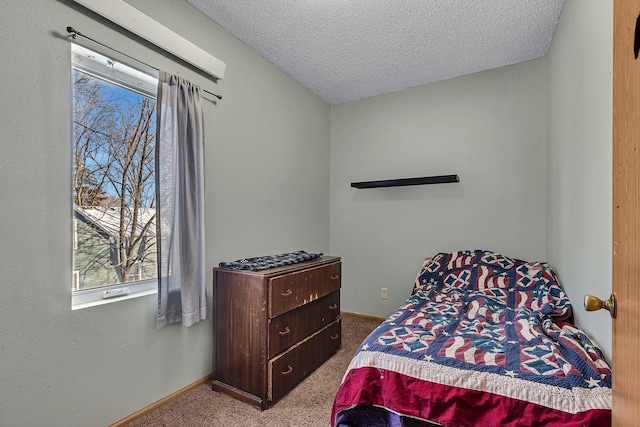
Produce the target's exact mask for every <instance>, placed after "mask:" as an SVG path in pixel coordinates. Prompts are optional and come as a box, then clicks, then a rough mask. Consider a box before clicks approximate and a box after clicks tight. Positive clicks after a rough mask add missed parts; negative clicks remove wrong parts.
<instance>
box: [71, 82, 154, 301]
mask: <svg viewBox="0 0 640 427" xmlns="http://www.w3.org/2000/svg"><path fill="white" fill-rule="evenodd" d="M73 77H74V99H73V100H74V109H73V123H74V130H73V162H74V164H73V204H74V215H75V216H76V218H78V219H79V220H80V221H79V224H81V225H80V226H79V227H78V233H79V234H80V233H82V236H78V249H76V250H75V251H74V264H75V266H74V270H76V271H79V277H80V286H79V288H80V289H87V288H93V287H100V286H109V285H113V284H118V283H126V282H130V281H134V280H141V279H148V278H155V277H156V276H157V272H156V248H155V232H156V230H155V183H154V179H155V177H154V173H155V171H154V169H155V158H154V155H155V133H156V130H155V108H156V105H155V104H156V103H155V100H154V99H151V98H149V97H147V96H144V95H140V94H139V93H136V92H133V91H130V90H127V89H124V88H122V87H119V86H116V85H115V84H112V83H110V82H107V81H104V80H101V79H98V78H94V77H92V76H90V75H88V74H85V73H83V72H81V71H77V70H75V71H74V75H73Z"/></svg>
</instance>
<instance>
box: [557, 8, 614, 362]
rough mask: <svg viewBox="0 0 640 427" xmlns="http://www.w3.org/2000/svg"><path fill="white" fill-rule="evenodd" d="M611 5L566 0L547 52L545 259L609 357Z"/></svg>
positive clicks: (581, 322) (581, 320)
mask: <svg viewBox="0 0 640 427" xmlns="http://www.w3.org/2000/svg"><path fill="white" fill-rule="evenodd" d="M612 7H613V6H612V2H610V1H600V0H567V1H566V2H565V5H564V10H563V12H562V16H561V17H560V23H559V25H558V27H557V29H556V35H555V38H554V41H553V45H552V48H551V52H550V54H549V57H548V58H549V108H548V111H549V113H548V114H549V119H548V121H549V131H548V134H549V148H548V154H549V161H548V168H549V180H548V190H547V192H548V204H549V211H548V222H549V227H548V239H547V247H548V255H549V260H550V261H551V262H552V264H553V265H554V267H555V268H556V270H557V271H558V273H559V275H560V279H561V280H562V283H563V285H564V288H565V290H566V291H567V294H568V295H569V297H570V298H571V301H572V302H573V304H574V308H575V315H576V316H575V317H576V322H577V323H578V324H579V325H580V326H581V327H583V328H584V329H585V330H586V331H587V332H588V333H589V334H590V335H591V336H592V337H594V338H596V340H597V342H598V344H600V346H601V347H602V348H603V350H604V351H605V353H606V354H607V355H608V356H611V318H610V316H609V313H608V312H606V311H604V310H601V311H599V312H596V313H589V314H587V313H586V312H585V311H584V308H583V307H582V297H583V295H584V294H585V293H592V294H594V295H596V296H598V297H600V298H604V299H606V298H608V297H609V294H610V293H611V256H612V254H611V243H612V241H611V238H612V237H611V210H612V207H611V177H612V172H611V132H612V127H611V126H612V125H611V121H612V104H611V99H612V82H611V73H612V57H613V51H612V45H613V44H612V37H613V22H612V21H613V9H612Z"/></svg>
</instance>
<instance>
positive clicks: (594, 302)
mask: <svg viewBox="0 0 640 427" xmlns="http://www.w3.org/2000/svg"><path fill="white" fill-rule="evenodd" d="M602 308H604V309H605V310H609V313H611V317H612V318H615V317H616V297H615V295H614V294H611V296H610V297H609V299H608V300H605V301H602V300H601V299H600V298H597V297H594V296H593V295H589V294H587V295H585V296H584V309H585V310H587V311H595V310H600V309H602Z"/></svg>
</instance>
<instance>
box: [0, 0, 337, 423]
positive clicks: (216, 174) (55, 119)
mask: <svg viewBox="0 0 640 427" xmlns="http://www.w3.org/2000/svg"><path fill="white" fill-rule="evenodd" d="M131 4H132V5H133V6H135V7H137V8H138V9H140V10H142V11H143V12H145V13H146V14H148V15H149V16H151V17H152V18H154V19H156V20H157V21H159V22H161V23H163V24H164V25H166V26H168V27H169V28H171V29H173V30H174V31H176V32H177V33H179V34H181V35H183V36H184V37H185V38H187V39H189V40H191V41H192V42H194V43H196V44H198V45H200V46H201V47H203V48H204V49H206V50H208V51H209V52H211V53H213V54H214V55H215V56H217V57H218V58H219V59H221V60H222V61H224V62H226V63H227V74H226V76H225V79H224V80H222V81H220V82H219V83H218V84H217V85H216V84H214V83H213V82H211V81H209V80H208V79H207V78H206V77H204V76H202V75H201V74H199V73H198V72H196V71H194V70H192V69H190V68H188V67H186V66H185V65H184V64H182V63H178V62H175V61H174V60H172V59H171V58H170V57H167V56H164V55H163V54H162V53H161V52H160V51H159V50H157V49H155V48H153V47H149V45H147V44H145V43H144V42H141V41H140V40H137V39H136V38H135V37H133V38H132V37H130V36H129V35H127V34H126V33H123V32H122V31H121V30H118V29H117V27H114V26H112V25H110V24H108V23H107V22H106V21H105V20H104V19H102V18H100V17H97V16H95V15H93V14H91V13H89V12H86V11H85V10H84V9H82V8H81V7H79V6H77V5H75V3H73V2H72V1H70V0H46V1H43V0H26V1H12V0H1V1H0V10H2V13H0V53H1V56H2V58H4V60H3V65H2V75H3V77H4V79H5V82H4V84H3V85H2V86H1V88H0V117H2V118H1V119H0V120H1V123H2V127H1V128H2V142H1V144H2V155H1V156H0V182H1V183H2V189H1V190H0V194H1V201H2V203H0V219H1V221H0V236H2V240H3V242H4V244H3V245H2V249H1V250H0V253H1V256H0V271H2V278H1V279H0V280H1V286H2V290H3V295H2V297H1V298H0V425H1V426H11V427H16V426H65V427H66V426H103V425H107V424H109V423H112V422H114V421H117V420H118V419H120V418H122V417H125V416H127V415H129V414H131V413H133V412H135V411H136V410H138V409H140V408H142V407H144V406H145V405H147V404H149V403H151V402H154V401H156V400H158V399H160V398H162V397H164V396H166V395H168V394H170V393H172V392H174V391H175V390H177V389H179V388H181V387H183V386H185V385H187V384H189V383H191V382H193V381H196V380H198V379H200V378H202V377H204V376H205V375H207V374H209V373H210V372H211V352H212V342H211V328H212V323H211V320H210V319H209V320H207V321H205V322H204V323H200V324H197V325H194V326H193V327H191V328H188V329H187V328H184V327H182V326H180V325H174V326H169V327H166V328H164V329H162V330H156V329H155V313H156V297H155V296H148V297H142V298H137V299H133V300H128V301H124V302H118V303H113V304H108V305H104V306H99V307H93V308H89V309H83V310H76V311H71V287H70V284H71V245H72V226H71V224H72V223H71V218H72V211H71V181H70V179H71V176H70V175H71V158H70V156H71V146H70V143H71V142H70V141H71V136H70V133H71V122H70V119H71V117H70V115H71V70H70V46H69V40H68V39H67V38H66V37H64V36H66V31H65V28H66V26H67V25H71V26H73V27H75V28H76V29H77V30H78V31H80V32H84V33H86V34H87V35H90V36H91V37H94V38H96V39H98V40H100V41H103V42H106V43H107V44H110V45H111V46H113V47H114V48H117V49H119V50H121V51H124V52H126V53H129V54H131V55H134V56H136V57H138V58H140V59H141V60H143V61H145V62H148V63H151V64H154V65H157V66H160V67H162V68H164V69H166V70H167V71H170V72H174V73H178V74H180V75H183V76H185V77H187V78H188V79H190V80H192V81H193V82H195V83H198V84H200V85H202V86H203V87H205V88H206V89H208V90H211V91H213V92H218V93H221V94H222V95H223V96H224V99H223V100H222V101H220V102H218V104H217V105H214V104H213V103H210V102H205V116H206V124H205V125H206V159H205V163H206V174H207V175H206V230H205V232H206V247H207V254H206V259H207V270H209V274H208V278H207V280H208V283H209V285H208V289H209V291H211V285H210V283H211V272H210V270H211V268H212V267H213V266H214V265H217V263H218V262H220V261H223V260H233V259H237V258H239V257H244V256H250V255H263V254H269V253H277V252H285V251H290V250H297V249H306V250H309V251H320V252H328V249H329V124H330V108H329V106H328V105H327V104H325V103H324V102H323V101H321V100H320V99H319V98H318V97H316V96H314V95H312V94H310V93H309V92H308V91H307V90H305V89H304V88H303V87H302V86H300V85H299V84H297V83H295V82H294V81H293V80H292V79H290V78H289V77H288V76H286V75H285V74H284V73H282V72H281V71H279V70H277V69H276V68H275V67H274V66H272V65H271V64H270V63H268V62H267V61H265V60H264V59H262V58H260V57H259V56H258V55H257V54H256V53H254V52H253V51H252V50H250V49H249V48H248V47H247V46H245V45H244V44H242V43H240V42H239V41H238V40H236V39H235V38H233V37H232V36H231V35H229V34H228V33H226V32H225V31H223V30H221V29H220V28H219V27H217V26H216V25H213V24H212V23H211V22H210V21H209V20H208V19H207V18H205V16H204V15H202V14H200V13H199V12H197V11H196V10H195V9H193V8H192V7H191V6H189V5H188V4H187V3H186V2H184V1H183V0H136V1H134V0H131ZM210 304H211V303H210Z"/></svg>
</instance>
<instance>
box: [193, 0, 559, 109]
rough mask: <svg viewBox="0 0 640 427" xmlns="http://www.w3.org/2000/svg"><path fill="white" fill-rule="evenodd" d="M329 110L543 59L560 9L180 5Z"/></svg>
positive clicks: (418, 1)
mask: <svg viewBox="0 0 640 427" xmlns="http://www.w3.org/2000/svg"><path fill="white" fill-rule="evenodd" d="M187 1H188V2H189V3H191V4H192V5H193V6H195V7H196V8H197V9H199V10H200V11H202V12H203V13H204V14H206V15H207V16H208V17H210V18H211V19H212V20H214V21H215V22H217V23H218V24H219V25H220V26H222V27H223V28H225V29H226V30H227V31H229V32H230V33H232V34H233V35H234V36H236V37H237V38H238V39H240V40H242V41H243V42H244V43H246V44H247V45H248V46H250V47H251V48H253V49H254V50H256V51H257V52H258V53H259V54H260V55H261V56H263V57H264V58H266V59H267V60H268V61H270V62H271V63H273V64H274V65H275V66H277V67H278V68H280V69H281V70H282V71H284V72H285V73H287V74H288V75H290V76H291V77H292V78H294V79H295V80H297V81H298V82H300V83H301V84H302V85H303V86H305V87H307V88H308V89H309V90H310V91H311V92H313V93H315V94H316V95H318V96H320V97H321V98H322V99H323V100H325V101H326V102H328V103H330V104H339V103H342V102H348V101H353V100H356V99H360V98H366V97H370V96H374V95H380V94H383V93H388V92H394V91H398V90H402V89H405V88H408V87H412V86H417V85H421V84H424V83H430V82H435V81H438V80H444V79H449V78H452V77H456V76H460V75H464V74H470V73H474V72H477V71H482V70H486V69H491V68H496V67H501V66H504V65H510V64H515V63H518V62H523V61H528V60H531V59H536V58H541V57H543V56H546V54H547V52H548V50H549V47H550V45H551V40H552V38H553V34H554V31H555V28H556V24H557V22H558V19H559V18H560V12H561V10H562V5H563V1H564V0H261V1H255V0H252V1H250V0H187Z"/></svg>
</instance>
